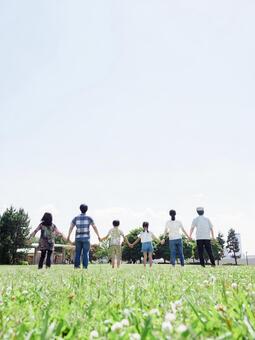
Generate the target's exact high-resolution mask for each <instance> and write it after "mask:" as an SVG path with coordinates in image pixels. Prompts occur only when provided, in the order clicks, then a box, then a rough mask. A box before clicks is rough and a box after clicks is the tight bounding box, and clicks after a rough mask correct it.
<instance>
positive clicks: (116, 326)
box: [111, 322, 123, 332]
mask: <svg viewBox="0 0 255 340" xmlns="http://www.w3.org/2000/svg"><path fill="white" fill-rule="evenodd" d="M122 328H123V325H122V323H121V322H116V323H114V324H113V325H112V327H111V330H112V332H118V331H120V330H122Z"/></svg>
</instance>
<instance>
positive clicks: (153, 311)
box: [149, 308, 160, 316]
mask: <svg viewBox="0 0 255 340" xmlns="http://www.w3.org/2000/svg"><path fill="white" fill-rule="evenodd" d="M149 314H150V315H157V316H159V315H160V313H159V310H158V309H156V308H154V309H151V310H150V312H149Z"/></svg>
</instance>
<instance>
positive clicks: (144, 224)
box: [143, 222, 149, 233]
mask: <svg viewBox="0 0 255 340" xmlns="http://www.w3.org/2000/svg"><path fill="white" fill-rule="evenodd" d="M145 228H147V233H148V232H149V222H143V231H145V230H144V229H145Z"/></svg>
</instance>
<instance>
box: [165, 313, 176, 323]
mask: <svg viewBox="0 0 255 340" xmlns="http://www.w3.org/2000/svg"><path fill="white" fill-rule="evenodd" d="M175 319H176V315H175V314H174V313H171V312H169V313H166V315H165V321H169V322H171V321H174V320H175Z"/></svg>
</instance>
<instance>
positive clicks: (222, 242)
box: [214, 233, 225, 264]
mask: <svg viewBox="0 0 255 340" xmlns="http://www.w3.org/2000/svg"><path fill="white" fill-rule="evenodd" d="M216 241H217V244H218V249H217V253H214V257H215V260H217V261H218V264H219V262H220V260H222V259H223V257H224V245H225V240H224V239H223V234H221V233H218V236H217V237H216Z"/></svg>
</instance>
